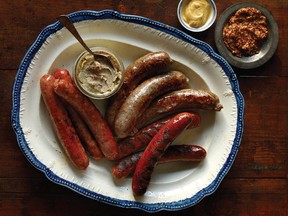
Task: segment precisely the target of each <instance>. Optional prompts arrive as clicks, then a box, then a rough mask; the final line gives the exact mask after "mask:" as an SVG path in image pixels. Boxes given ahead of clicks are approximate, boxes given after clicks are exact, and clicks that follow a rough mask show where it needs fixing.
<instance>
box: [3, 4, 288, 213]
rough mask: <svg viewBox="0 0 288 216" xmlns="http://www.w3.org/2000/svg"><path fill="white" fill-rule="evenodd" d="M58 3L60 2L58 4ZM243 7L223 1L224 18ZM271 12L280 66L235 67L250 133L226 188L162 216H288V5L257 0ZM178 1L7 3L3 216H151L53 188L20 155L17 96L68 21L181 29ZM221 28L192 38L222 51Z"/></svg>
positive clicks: (225, 182) (224, 184)
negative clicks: (106, 12) (28, 67)
mask: <svg viewBox="0 0 288 216" xmlns="http://www.w3.org/2000/svg"><path fill="white" fill-rule="evenodd" d="M56 2H57V3H56ZM236 2H238V0H237V1H236V0H234V1H232V0H227V1H218V0H217V1H216V5H217V8H218V17H219V15H220V14H221V12H223V10H224V9H225V8H227V7H228V6H230V5H232V4H233V3H236ZM255 2H256V3H259V4H261V5H263V6H264V7H266V8H267V9H268V10H270V11H271V13H272V14H273V16H274V18H275V20H276V21H277V23H278V27H279V33H280V41H279V45H278V48H277V50H276V53H275V55H274V56H273V57H272V59H271V60H270V61H269V62H267V63H266V64H264V65H263V66H261V67H259V68H257V69H251V70H239V69H237V68H234V70H235V72H236V74H237V76H238V79H239V84H240V89H241V92H242V94H243V96H244V98H245V127H244V134H243V139H242V143H241V147H240V150H239V152H238V155H237V157H236V160H235V162H234V164H233V166H232V168H231V170H230V172H229V173H228V175H227V176H226V177H225V179H224V180H223V182H222V183H221V184H220V186H219V188H218V189H217V191H216V192H215V193H213V194H212V195H210V196H208V197H206V198H204V199H203V200H202V201H201V202H200V203H199V204H197V205H196V206H194V207H191V208H188V209H185V210H182V211H179V212H158V213H156V215H193V214H195V215H196V214H197V215H281V216H282V215H283V216H284V215H288V211H287V206H288V195H287V193H288V182H287V177H288V170H287V169H288V160H287V158H288V154H287V153H288V76H287V75H288V54H287V53H288V52H287V50H288V46H287V44H288V43H287V42H288V26H287V25H288V19H287V11H288V1H286V0H274V1H271V0H255ZM177 4H178V2H177V1H172V0H171V1H164V0H142V1H140V0H134V1H129V0H117V1H108V0H97V1H93V0H85V1H84V0H81V1H66V0H62V1H43V0H39V1H35V0H17V1H16V0H14V1H13V0H10V1H1V3H0V20H1V29H0V47H1V48H0V50H1V52H0V62H1V64H0V76H1V78H0V93H1V97H0V104H1V105H0V113H1V115H0V116H1V118H0V122H1V125H0V133H1V136H0V215H5V216H6V215H27V216H28V215H132V214H133V215H134V214H138V215H146V214H147V213H145V212H142V211H139V210H128V209H122V208H118V207H114V206H110V205H107V204H103V203H100V202H97V201H94V200H91V199H88V198H86V197H84V196H81V195H79V194H77V193H75V192H73V191H71V190H69V189H67V188H64V187H62V186H58V185H56V184H54V183H51V182H50V181H49V180H48V179H47V178H46V177H45V176H44V175H43V173H42V172H40V171H38V170H36V169H35V168H34V167H33V166H32V165H31V164H30V163H29V162H28V161H27V160H26V158H25V157H24V155H23V154H22V152H21V151H20V149H19V147H18V144H17V141H16V138H15V134H14V132H13V130H12V128H11V123H10V114H11V92H12V87H13V83H14V78H15V75H16V72H17V70H18V66H19V64H20V61H21V60H22V58H23V56H24V54H25V53H26V51H27V49H28V48H29V47H30V45H31V44H32V43H33V41H34V40H35V39H36V37H37V35H38V34H39V32H40V30H41V29H43V28H44V27H45V26H47V25H48V24H51V23H53V22H55V21H56V17H57V16H58V15H60V14H68V13H71V12H73V11H77V10H83V9H91V10H103V9H113V10H117V11H120V12H122V13H127V14H134V15H140V16H144V17H147V18H151V19H154V20H156V21H160V22H162V23H165V24H168V25H170V26H174V27H176V28H179V29H181V30H183V31H185V30H184V28H183V27H181V25H180V24H179V22H178V20H177V16H176V8H177ZM214 30H215V24H214V25H213V26H212V27H211V28H210V29H209V30H207V31H206V32H203V33H189V32H187V31H185V32H187V33H188V34H190V35H191V36H193V37H195V38H197V39H200V40H203V41H205V42H207V43H209V44H210V45H211V46H212V47H213V48H214V49H215V50H216V46H215V42H214Z"/></svg>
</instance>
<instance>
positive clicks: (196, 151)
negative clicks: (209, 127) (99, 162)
mask: <svg viewBox="0 0 288 216" xmlns="http://www.w3.org/2000/svg"><path fill="white" fill-rule="evenodd" d="M142 154H143V151H141V152H137V153H134V154H132V155H129V156H127V157H125V158H123V159H122V160H120V161H119V162H118V163H117V164H115V165H114V166H113V167H112V175H113V177H114V178H117V179H120V178H124V177H127V176H128V175H130V174H131V173H132V172H133V171H134V170H135V168H136V166H137V163H138V161H139V160H140V158H141V156H142ZM205 156H206V151H205V149H204V148H202V147H201V146H197V145H172V146H169V147H168V148H167V149H166V151H165V153H164V154H163V156H162V157H161V159H160V161H159V162H158V164H159V163H161V164H162V163H168V162H179V161H189V162H200V161H202V160H203V159H204V158H205Z"/></svg>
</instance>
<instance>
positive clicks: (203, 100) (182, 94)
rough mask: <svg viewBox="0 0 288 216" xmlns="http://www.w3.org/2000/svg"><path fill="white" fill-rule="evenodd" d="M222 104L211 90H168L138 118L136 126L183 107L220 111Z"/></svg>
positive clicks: (139, 126)
mask: <svg viewBox="0 0 288 216" xmlns="http://www.w3.org/2000/svg"><path fill="white" fill-rule="evenodd" d="M222 108H223V106H222V105H221V104H220V102H219V98H218V96H217V95H215V94H214V93H213V92H210V91H204V90H195V89H181V90H177V91H173V92H169V93H167V94H164V95H162V96H160V97H159V98H157V99H155V100H154V101H153V102H152V103H151V104H150V106H149V107H148V108H147V109H146V110H145V111H144V113H143V114H142V115H141V116H140V117H139V118H138V120H137V123H136V127H137V128H141V127H142V126H143V125H144V124H145V123H146V122H148V121H150V120H151V119H153V118H156V117H159V116H161V115H163V114H167V113H170V112H175V111H179V110H182V111H183V110H184V109H205V110H215V111H220V110H221V109H222Z"/></svg>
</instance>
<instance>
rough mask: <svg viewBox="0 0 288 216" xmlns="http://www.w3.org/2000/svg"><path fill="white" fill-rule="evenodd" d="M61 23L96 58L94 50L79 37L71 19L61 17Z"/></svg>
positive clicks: (64, 16)
mask: <svg viewBox="0 0 288 216" xmlns="http://www.w3.org/2000/svg"><path fill="white" fill-rule="evenodd" d="M58 19H59V21H60V22H61V23H62V24H63V25H64V26H65V27H66V28H67V29H68V30H69V31H70V32H71V34H72V35H74V37H75V38H76V39H77V40H78V41H79V43H80V44H81V45H82V46H83V47H84V48H85V49H86V50H87V51H88V52H89V53H90V54H91V55H93V56H94V53H93V52H92V50H91V49H90V48H89V47H88V46H87V45H86V43H85V42H84V41H83V39H82V38H81V36H80V35H79V33H78V31H77V29H76V28H75V26H74V24H73V23H72V21H71V20H70V19H69V17H68V16H66V15H60V16H59V18H58Z"/></svg>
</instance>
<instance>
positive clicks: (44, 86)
mask: <svg viewBox="0 0 288 216" xmlns="http://www.w3.org/2000/svg"><path fill="white" fill-rule="evenodd" d="M54 83H55V77H54V76H53V75H49V74H45V75H43V76H42V77H41V79H40V89H41V94H42V98H43V100H44V103H45V105H46V107H47V110H48V112H49V115H50V118H51V120H52V123H53V126H54V128H55V131H56V133H57V136H58V138H59V140H60V143H61V144H62V146H63V148H64V150H65V152H66V154H67V155H68V157H69V158H70V160H71V161H72V163H73V164H74V165H75V166H76V167H77V168H78V169H81V170H83V169H86V168H87V167H88V165H89V158H88V156H87V154H86V152H85V150H84V148H83V146H82V144H81V142H80V140H79V137H78V136H77V134H76V131H75V129H74V127H73V125H72V122H71V120H70V118H69V116H68V113H67V111H66V110H65V107H64V105H63V103H62V101H61V100H60V98H58V96H57V95H56V94H55V93H54Z"/></svg>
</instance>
